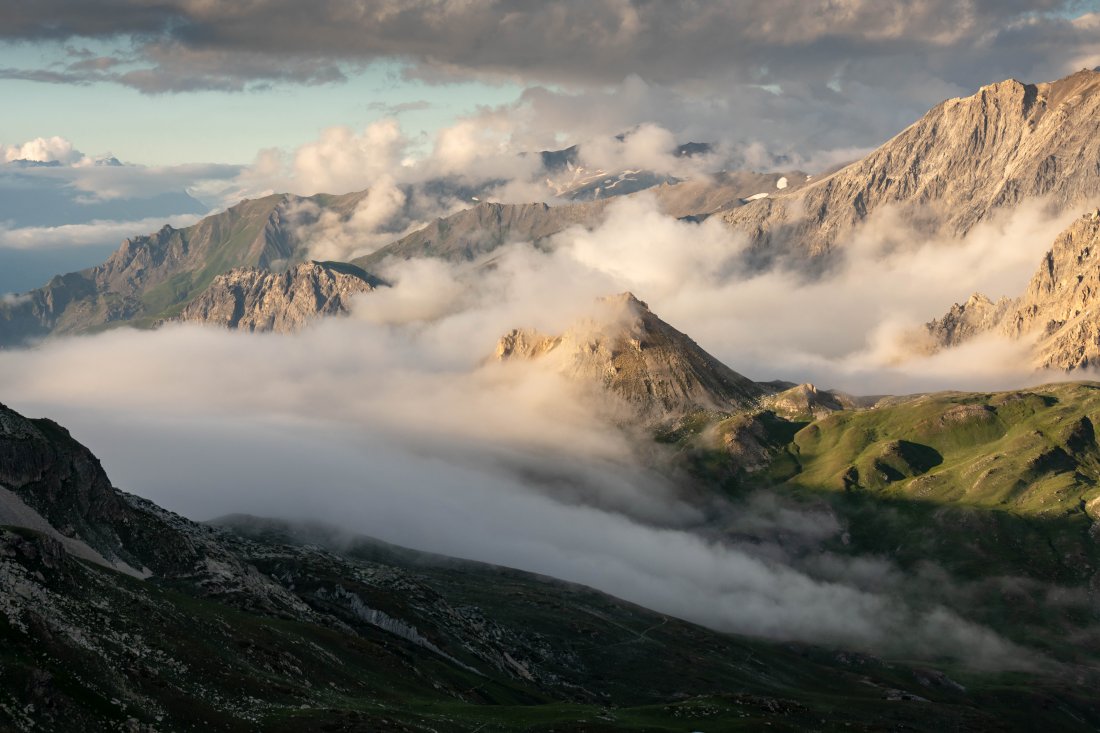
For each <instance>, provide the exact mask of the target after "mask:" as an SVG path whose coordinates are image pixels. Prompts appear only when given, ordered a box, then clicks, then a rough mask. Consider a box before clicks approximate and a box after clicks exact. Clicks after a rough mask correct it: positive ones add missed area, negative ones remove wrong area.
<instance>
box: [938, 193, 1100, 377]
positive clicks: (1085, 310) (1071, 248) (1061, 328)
mask: <svg viewBox="0 0 1100 733" xmlns="http://www.w3.org/2000/svg"><path fill="white" fill-rule="evenodd" d="M925 330H926V332H927V335H928V336H929V338H930V340H931V350H933V351H937V350H940V349H944V348H948V347H951V346H957V345H958V344H960V343H964V342H966V341H969V340H970V339H972V338H974V337H976V336H978V335H981V334H987V333H991V334H1000V335H1003V336H1006V337H1008V338H1011V339H1032V340H1034V346H1033V349H1032V354H1033V361H1034V365H1035V366H1036V368H1041V369H1059V370H1065V371H1069V370H1073V369H1083V368H1086V367H1093V366H1097V365H1098V364H1100V209H1098V210H1096V211H1093V212H1091V213H1089V214H1086V215H1085V216H1083V217H1081V218H1079V219H1077V220H1076V221H1075V222H1074V223H1073V224H1071V225H1070V226H1069V228H1068V229H1066V230H1065V231H1064V232H1062V233H1061V234H1060V235H1058V238H1057V239H1056V240H1055V242H1054V246H1053V247H1052V248H1051V249H1050V251H1049V252H1047V253H1046V255H1044V256H1043V260H1042V262H1041V263H1040V265H1039V269H1038V271H1037V272H1036V273H1035V275H1034V276H1033V277H1032V278H1031V282H1030V283H1029V284H1028V287H1027V290H1026V291H1025V292H1024V294H1023V295H1021V296H1019V297H1018V298H1012V299H1007V298H1002V299H1001V300H1000V301H998V302H996V303H993V302H991V301H990V300H989V299H988V298H986V297H985V296H982V295H980V294H975V295H973V296H971V297H970V299H969V300H968V301H967V302H966V303H964V304H956V305H954V306H952V307H951V310H950V311H948V312H947V314H946V315H944V316H943V317H942V318H939V319H937V320H934V321H931V322H930V323H928V324H927V325H926V326H925Z"/></svg>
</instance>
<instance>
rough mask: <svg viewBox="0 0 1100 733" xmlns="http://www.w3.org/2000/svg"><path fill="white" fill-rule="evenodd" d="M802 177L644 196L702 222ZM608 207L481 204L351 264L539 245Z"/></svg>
mask: <svg viewBox="0 0 1100 733" xmlns="http://www.w3.org/2000/svg"><path fill="white" fill-rule="evenodd" d="M805 178H806V176H805V175H803V174H801V173H790V174H782V173H754V172H750V171H733V172H724V173H720V174H718V175H716V176H714V177H713V178H708V179H700V180H687V181H665V182H655V183H654V185H653V186H646V187H644V191H645V193H644V195H646V196H652V197H653V198H654V199H655V200H656V203H657V207H658V208H659V209H660V210H661V211H662V212H663V213H665V214H666V215H667V216H673V217H676V218H678V219H680V218H693V219H704V218H706V217H708V216H711V215H712V214H715V213H717V212H719V211H727V210H729V209H733V208H736V207H739V206H744V205H745V203H746V202H747V201H748V200H749V199H750V197H754V196H759V195H760V194H762V193H767V194H769V195H770V192H778V191H783V190H788V189H789V190H794V189H796V188H797V187H798V186H799V185H801V184H802V183H803V182H804V181H805ZM658 184H659V185H658ZM641 190H643V189H640V190H639V191H638V192H633V193H632V194H630V195H635V194H637V193H639V192H640V191H641ZM610 203H611V200H610V199H609V198H606V197H605V198H600V199H598V200H593V201H584V202H580V203H572V204H562V205H557V206H550V205H548V204H545V203H539V204H500V203H480V204H478V205H477V206H474V207H473V208H471V209H466V210H465V211H460V212H458V213H457V214H452V215H451V216H447V217H444V218H441V219H436V220H435V221H434V222H432V223H431V224H429V225H428V226H426V227H425V228H423V229H421V230H419V231H417V232H413V233H412V234H410V235H408V236H406V237H403V238H402V239H400V240H398V241H396V242H393V243H392V244H389V245H386V246H385V247H382V248H381V249H379V250H377V251H375V252H372V253H371V254H369V255H365V256H363V257H359V258H357V259H355V260H354V261H353V264H356V265H358V266H359V267H362V268H363V269H365V270H371V271H373V270H375V269H377V268H378V267H379V266H380V265H381V264H382V263H383V262H384V261H385V260H387V259H389V258H394V259H399V260H406V259H412V258H415V257H433V258H439V259H444V260H447V261H449V262H466V261H470V260H475V259H477V258H479V257H481V256H482V255H485V254H487V253H489V252H491V251H493V250H495V249H496V248H498V247H500V246H502V245H504V244H508V243H510V242H530V243H532V244H534V245H535V246H540V245H544V244H545V242H546V240H547V239H549V238H550V237H552V236H554V235H555V234H558V233H560V232H563V231H565V230H566V229H569V228H570V227H574V226H580V227H584V228H587V229H591V228H593V227H595V226H597V225H599V224H600V223H601V222H602V221H603V219H604V215H605V212H606V207H607V206H608V205H609V204H610Z"/></svg>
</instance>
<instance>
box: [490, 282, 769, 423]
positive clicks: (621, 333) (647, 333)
mask: <svg viewBox="0 0 1100 733" xmlns="http://www.w3.org/2000/svg"><path fill="white" fill-rule="evenodd" d="M496 357H497V358H498V359H500V360H513V359H546V360H547V361H548V362H550V363H552V364H554V366H555V367H556V368H557V369H559V370H560V371H561V372H562V373H563V374H565V375H567V376H569V377H570V378H572V379H574V380H576V381H578V382H579V383H581V384H587V385H596V386H600V387H603V388H605V389H607V390H608V391H609V392H611V393H612V394H614V395H616V396H618V397H619V398H621V399H623V400H624V401H625V402H627V403H628V404H629V405H630V406H631V407H632V408H634V410H635V411H636V412H637V413H638V414H639V415H641V416H643V417H645V418H648V419H657V420H661V419H667V418H674V417H679V416H683V415H686V414H689V413H692V412H696V411H700V410H703V411H715V412H731V411H734V410H738V409H744V408H746V407H749V406H751V405H753V404H754V403H755V401H756V400H757V399H758V398H759V397H760V396H761V395H763V394H764V391H765V390H764V389H763V388H762V387H761V386H760V385H758V384H756V383H755V382H753V381H751V380H750V379H748V378H747V377H744V376H742V375H740V374H738V373H737V372H735V371H733V370H732V369H730V368H729V367H727V366H726V365H724V364H722V363H721V362H720V361H718V360H717V359H715V358H714V357H713V356H711V355H710V354H708V353H707V352H705V351H703V349H701V348H700V347H699V345H698V344H696V343H695V342H694V341H692V340H691V339H690V338H688V337H687V336H686V335H685V334H683V333H681V332H679V331H677V330H676V329H675V328H673V327H672V326H670V325H668V324H667V323H665V322H664V321H662V320H661V319H660V318H658V317H657V316H656V315H654V314H653V313H652V312H651V311H650V310H649V307H648V306H647V305H646V304H645V303H643V302H642V301H640V300H638V299H637V298H635V297H634V296H633V295H632V294H630V293H623V294H621V295H617V296H614V297H610V298H605V299H603V300H602V301H601V302H600V304H599V308H598V315H597V316H596V317H595V318H592V319H589V320H586V321H583V322H581V323H578V324H576V325H575V326H574V327H573V328H570V329H569V330H568V331H566V332H565V333H563V334H561V335H559V336H549V335H546V334H540V333H538V332H535V331H529V330H515V331H512V332H511V333H509V334H507V335H506V336H504V337H503V338H502V339H501V340H500V342H499V343H498V345H497V350H496Z"/></svg>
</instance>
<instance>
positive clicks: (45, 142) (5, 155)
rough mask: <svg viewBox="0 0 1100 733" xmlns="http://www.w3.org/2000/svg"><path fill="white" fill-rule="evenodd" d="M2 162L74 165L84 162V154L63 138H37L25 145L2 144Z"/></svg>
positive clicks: (0, 146)
mask: <svg viewBox="0 0 1100 733" xmlns="http://www.w3.org/2000/svg"><path fill="white" fill-rule="evenodd" d="M0 160H3V161H5V162H8V163H10V162H12V161H16V160H29V161H34V162H38V163H62V164H64V165H72V164H74V163H79V162H81V161H83V160H84V154H83V153H81V152H80V151H79V150H76V149H75V148H73V144H72V143H71V142H69V141H68V140H66V139H65V138H63V137H58V136H56V135H55V136H53V137H49V138H46V137H36V138H35V139H34V140H29V141H27V142H25V143H17V144H15V145H4V144H2V143H0Z"/></svg>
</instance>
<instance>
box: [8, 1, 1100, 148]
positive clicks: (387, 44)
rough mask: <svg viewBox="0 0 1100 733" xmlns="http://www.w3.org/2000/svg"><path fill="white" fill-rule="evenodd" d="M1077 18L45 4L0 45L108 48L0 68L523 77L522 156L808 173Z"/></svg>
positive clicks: (1062, 31)
mask: <svg viewBox="0 0 1100 733" xmlns="http://www.w3.org/2000/svg"><path fill="white" fill-rule="evenodd" d="M1085 9H1086V8H1085V6H1082V5H1081V4H1080V3H1078V2H1075V1H1074V0H1042V1H1041V2H1005V3H994V2H988V1H987V0H967V1H966V2H954V1H952V2H948V1H947V0H932V1H931V2H921V3H900V4H894V5H890V4H884V3H869V2H859V1H855V0H852V1H846V2H834V1H826V0H818V1H815V2H810V3H807V2H796V0H783V1H781V2H774V1H771V0H769V1H767V2H765V0H751V1H750V2H739V3H718V4H715V3H700V2H697V1H696V0H677V1H676V2H651V1H648V0H597V1H595V2H587V1H586V2H581V1H580V0H573V1H570V2H556V3H553V4H537V3H536V4H531V3H524V2H518V1H516V0H479V1H478V2H465V1H461V0H448V1H447V2H435V1H430V2H429V1H428V0H423V1H421V2H413V3H400V4H395V3H392V2H390V1H389V0H371V1H370V2H362V3H358V4H356V5H355V6H354V7H352V8H349V7H348V6H347V5H346V4H345V3H342V2H337V1H336V0H329V1H326V2H322V3H320V4H315V5H314V6H311V9H310V12H309V13H303V12H302V11H301V9H300V8H299V7H298V6H297V5H295V4H294V3H292V2H290V0H262V1H260V2H252V3H248V4H246V5H237V6H231V5H227V4H224V3H208V2H197V1H195V0H172V1H171V2H166V3H158V4H156V5H155V6H151V5H148V4H147V3H142V2H137V1H136V0H95V1H94V2H91V3H84V4H82V7H81V8H80V9H79V10H77V9H74V8H71V7H69V4H67V3H59V2H45V3H34V4H31V5H27V6H26V7H23V8H21V9H20V10H18V11H13V12H12V13H10V14H9V15H11V16H12V17H11V18H6V20H7V21H8V22H6V23H5V26H4V28H3V29H0V39H9V40H12V41H32V42H33V41H37V42H46V41H50V42H57V41H65V40H70V39H81V40H80V41H79V42H84V40H83V39H88V38H90V39H97V41H99V42H101V43H100V45H101V46H107V47H111V46H114V47H115V48H114V50H109V51H103V50H101V49H100V50H97V51H96V52H92V51H88V50H83V49H79V48H73V47H72V46H70V47H69V49H70V50H69V51H68V52H66V53H65V54H63V55H62V57H61V58H59V59H58V60H57V61H56V62H55V63H53V64H50V65H49V66H47V67H43V68H8V69H0V77H6V78H18V79H27V80H33V81H39V82H42V83H74V84H91V83H97V82H109V83H117V84H124V85H128V86H131V87H133V88H136V89H138V90H140V91H143V92H146V93H162V92H188V91H195V90H199V89H217V90H223V91H239V90H250V89H252V90H255V89H262V88H265V87H268V86H271V85H274V84H325V83H338V82H340V81H342V80H345V79H347V78H351V77H353V76H354V75H356V74H357V73H359V72H360V71H362V69H364V68H365V66H366V65H368V64H370V63H373V62H376V61H384V62H385V63H398V64H400V65H402V66H401V68H402V69H403V72H404V74H405V76H406V78H407V79H414V80H428V81H429V82H432V83H446V82H449V81H453V80H456V79H462V80H469V79H481V80H486V81H488V82H489V83H495V82H497V81H505V82H508V83H514V82H518V83H520V84H521V85H523V86H524V87H525V91H524V92H523V96H522V99H521V100H519V102H517V104H516V105H515V106H514V108H513V109H510V110H508V114H509V115H510V116H512V117H514V118H516V119H517V120H522V121H523V124H524V125H525V126H526V127H528V128H530V129H532V130H535V129H537V138H538V147H528V149H530V150H535V149H539V147H550V144H549V143H548V142H547V141H548V140H553V139H554V136H555V135H556V134H558V133H564V134H565V135H567V136H569V137H571V138H577V139H570V140H568V141H566V142H565V144H572V143H573V142H577V141H578V140H579V139H580V138H584V137H589V138H591V137H597V136H608V135H614V134H617V133H619V132H622V131H624V130H626V129H630V128H632V127H634V126H635V125H638V124H640V123H644V122H655V123H656V124H658V125H660V126H661V127H664V128H666V129H669V130H671V131H673V133H674V134H676V135H677V136H678V137H680V138H681V139H696V140H704V141H709V142H714V141H717V142H722V143H726V144H729V145H736V146H740V147H748V146H751V145H752V144H753V143H758V144H760V145H763V146H764V148H765V149H766V150H768V151H770V155H771V156H777V155H779V156H785V159H786V160H789V161H792V164H793V165H795V166H798V165H801V164H802V163H801V161H809V162H810V163H813V164H815V165H817V164H819V163H817V162H816V161H817V160H818V158H819V157H824V158H829V157H832V158H834V159H835V158H837V156H838V153H836V152H833V151H843V150H847V149H853V148H857V149H862V148H866V147H867V146H869V145H874V144H877V143H879V142H882V141H883V140H885V139H886V138H887V137H889V136H890V135H891V134H893V133H895V132H897V131H898V130H900V129H902V128H903V127H904V126H905V125H907V124H909V123H910V122H911V121H912V120H913V119H915V118H916V117H917V116H918V115H919V114H921V112H923V111H924V110H926V109H927V108H929V107H931V106H933V105H934V104H936V103H938V102H939V101H941V100H942V99H944V98H947V97H952V96H958V95H962V94H968V93H971V92H973V91H974V90H975V89H976V88H977V87H979V86H981V85H983V84H986V83H990V82H993V81H999V80H1002V79H1005V78H1009V77H1015V78H1020V79H1023V80H1025V81H1043V80H1049V79H1055V78H1059V77H1061V76H1064V75H1065V74H1067V73H1069V72H1072V71H1075V70H1077V69H1079V68H1081V67H1082V66H1088V67H1092V66H1096V65H1097V63H1098V62H1100V41H1098V40H1097V35H1096V33H1095V24H1096V21H1095V13H1085V12H1084V10H1085ZM103 17H110V18H111V19H112V22H111V23H110V24H109V26H107V27H109V30H107V29H106V27H105V26H104V24H103V23H102V20H101V19H102V18H103ZM58 47H60V46H59V45H58ZM399 112H400V110H399V109H396V108H395V109H394V110H393V114H397V113H399ZM563 121H564V122H565V124H563ZM478 134H480V133H479V132H478V131H474V138H476V137H477V135H478ZM468 142H469V141H467V143H468ZM475 142H477V141H476V140H475ZM524 142H527V143H531V142H532V141H530V140H526V141H524ZM460 149H465V146H463V147H462V148H460Z"/></svg>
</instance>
